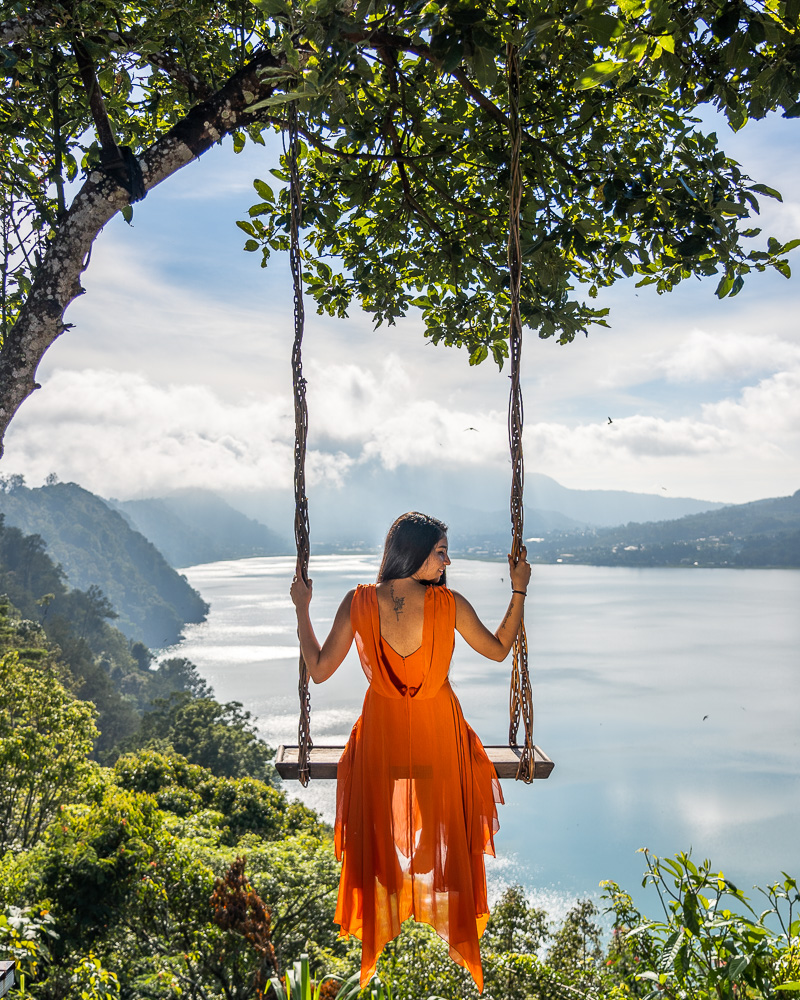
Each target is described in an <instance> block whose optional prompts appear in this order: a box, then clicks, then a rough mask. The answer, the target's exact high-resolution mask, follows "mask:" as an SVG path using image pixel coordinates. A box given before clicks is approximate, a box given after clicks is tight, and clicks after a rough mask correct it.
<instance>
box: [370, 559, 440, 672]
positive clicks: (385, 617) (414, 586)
mask: <svg viewBox="0 0 800 1000" xmlns="http://www.w3.org/2000/svg"><path fill="white" fill-rule="evenodd" d="M426 590H427V587H426V586H425V584H422V583H419V582H418V581H417V580H414V579H413V578H411V577H408V578H406V579H405V580H388V581H387V582H386V583H379V584H378V586H377V587H376V593H377V595H378V612H379V615H380V623H381V635H382V636H383V638H384V640H385V641H386V642H388V643H389V645H390V646H391V647H392V649H393V650H394V651H395V652H396V653H397V654H398V656H411V654H412V653H416V651H417V650H418V649H419V647H420V646H421V645H422V626H423V622H424V618H425V591H426Z"/></svg>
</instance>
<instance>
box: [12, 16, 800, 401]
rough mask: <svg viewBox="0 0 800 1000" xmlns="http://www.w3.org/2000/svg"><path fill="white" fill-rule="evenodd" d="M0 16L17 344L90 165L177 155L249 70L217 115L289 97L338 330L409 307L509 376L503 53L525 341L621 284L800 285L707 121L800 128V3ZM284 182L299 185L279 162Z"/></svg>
mask: <svg viewBox="0 0 800 1000" xmlns="http://www.w3.org/2000/svg"><path fill="white" fill-rule="evenodd" d="M0 6H1V8H2V22H1V23H0V47H2V52H0V55H1V56H2V60H3V65H4V73H5V76H6V81H7V84H8V89H7V96H6V97H5V98H4V99H3V101H2V102H1V103H0V186H1V187H2V197H3V253H4V262H3V263H4V267H3V269H2V275H3V279H2V289H0V291H1V292H2V317H1V319H2V334H3V336H4V337H8V335H9V333H10V331H11V330H12V329H13V327H14V324H15V322H16V321H17V319H18V317H19V316H20V315H21V313H20V310H21V309H22V307H23V305H24V304H25V303H26V301H27V300H28V298H29V297H33V298H37V297H38V298H37V302H38V304H39V307H40V312H41V310H44V306H45V305H46V303H45V302H44V299H46V298H47V294H48V289H47V288H45V287H41V288H39V287H37V286H35V284H33V282H34V280H35V277H36V274H37V272H38V271H39V270H40V268H41V267H42V262H43V261H45V260H46V258H47V255H48V253H49V248H50V247H51V246H55V245H56V244H57V242H58V240H57V237H58V236H59V234H60V233H61V232H62V230H63V228H64V226H65V225H66V224H67V222H68V221H69V220H70V213H71V211H72V209H71V208H70V206H69V205H68V196H69V194H70V192H71V188H70V184H71V183H73V182H74V183H77V182H78V181H79V177H80V174H81V171H84V172H89V173H91V172H94V175H97V171H98V169H99V168H100V167H103V168H104V169H109V170H110V169H111V168H110V167H109V164H110V163H112V162H115V161H114V157H116V156H118V155H119V154H118V151H116V146H117V145H118V146H119V147H123V146H128V147H130V148H131V149H132V150H133V152H134V153H135V154H144V153H146V151H147V150H148V149H149V148H150V147H152V145H153V144H154V143H156V142H158V141H159V140H162V139H163V138H164V137H165V136H166V135H168V134H170V135H174V136H175V139H176V141H177V140H179V139H180V138H181V135H182V133H181V127H182V123H184V122H185V121H186V120H187V115H188V114H189V112H190V110H191V109H192V108H193V107H198V106H199V107H205V106H206V104H205V103H201V102H208V107H209V109H211V103H210V102H211V101H212V99H213V97H214V95H215V94H218V93H220V92H221V89H222V88H223V87H224V85H225V84H226V82H227V81H229V80H231V79H232V78H234V77H235V76H236V74H237V73H243V72H245V71H246V70H247V68H248V67H251V68H252V67H253V66H255V67H257V68H258V69H259V70H260V72H261V76H260V80H261V84H260V85H259V87H258V88H256V89H257V90H258V91H259V92H258V93H248V94H246V95H245V99H246V100H250V101H251V103H250V105H249V107H248V109H247V113H246V114H243V115H241V116H240V117H238V118H237V119H236V123H235V124H234V125H231V124H230V122H231V121H232V120H233V116H232V113H231V112H230V111H229V110H226V108H225V107H223V108H222V110H221V111H217V110H215V111H214V112H213V114H212V111H211V110H209V118H210V119H211V118H213V126H214V128H215V129H216V134H218V135H219V136H220V137H222V136H224V135H225V134H226V133H228V132H231V133H232V134H233V137H234V148H236V149H241V148H242V147H243V145H244V142H245V141H246V138H247V137H248V136H249V137H250V139H251V140H253V141H256V142H263V136H262V133H263V130H264V129H265V128H269V127H272V128H276V129H283V128H285V126H286V120H287V109H288V107H289V105H290V104H291V103H294V104H296V106H297V109H298V113H299V116H300V127H301V131H302V135H303V145H302V148H301V153H300V169H301V173H302V184H303V197H304V202H305V216H304V225H305V245H304V253H305V257H306V270H307V288H308V291H309V292H310V293H311V294H312V295H313V297H314V299H315V300H316V303H317V306H318V308H319V309H321V310H323V311H327V312H329V313H331V314H334V315H343V314H344V313H345V312H346V310H347V309H348V308H349V307H350V306H351V304H352V303H353V302H354V301H355V302H358V303H359V304H360V305H361V306H363V308H365V309H366V310H367V311H368V312H369V313H371V314H372V316H373V317H374V319H375V321H376V323H378V324H380V323H383V322H388V323H391V322H393V321H394V320H396V318H397V317H399V316H401V315H403V314H405V313H406V312H407V311H408V310H409V309H410V308H411V306H414V307H417V308H419V309H420V310H421V311H422V316H423V319H424V322H425V332H426V335H427V336H429V337H430V338H432V340H433V341H434V342H437V343H438V342H444V343H447V344H454V345H459V346H464V347H466V348H467V349H468V351H469V355H470V360H471V361H472V362H473V363H477V362H480V361H482V360H483V359H484V358H486V357H487V356H489V355H490V354H491V355H492V356H493V357H494V358H495V360H496V361H497V362H498V363H502V360H503V357H504V356H505V353H506V347H505V330H506V322H507V315H508V289H507V278H506V275H505V267H504V261H505V256H506V230H507V186H508V175H509V170H508V167H509V162H508V161H509V137H508V117H509V101H508V92H507V85H506V80H505V77H504V72H505V70H504V67H505V52H506V46H507V45H515V46H517V47H518V49H519V51H520V54H521V65H522V71H521V73H522V75H521V94H520V121H521V127H522V158H523V165H522V166H523V175H524V201H523V206H522V212H521V218H520V224H521V229H522V249H523V254H524V273H523V283H522V299H523V301H522V311H523V321H524V322H525V323H526V324H527V325H528V326H529V327H530V328H532V329H534V330H536V331H537V332H538V334H539V335H540V336H542V337H549V336H555V337H557V338H558V339H559V340H560V341H561V342H567V341H570V340H571V339H573V338H574V337H575V336H576V335H577V334H578V333H580V332H586V331H587V330H588V329H589V327H590V326H591V325H592V324H596V323H600V324H604V323H605V322H606V320H605V315H606V310H605V309H603V308H599V307H598V305H597V304H596V303H595V301H594V299H595V297H596V295H597V293H598V290H599V289H600V288H601V287H603V286H605V285H609V284H611V283H612V282H613V281H615V280H617V279H618V278H620V277H622V276H628V277H630V276H633V275H636V276H638V281H639V283H640V284H655V285H656V287H657V289H658V290H659V291H666V290H669V289H671V288H672V287H674V286H675V285H676V284H677V283H679V282H680V281H682V280H684V279H685V278H687V277H689V276H691V275H693V274H697V275H700V276H712V275H713V276H715V281H716V287H717V294H718V295H720V296H721V297H723V296H725V295H733V294H736V293H737V292H738V291H739V290H740V289H741V287H742V283H743V280H744V278H745V277H746V275H747V274H749V273H750V272H751V271H753V270H764V269H765V268H767V267H776V268H778V269H779V270H780V271H781V272H782V273H784V274H786V275H787V276H788V275H789V265H788V263H787V261H786V252H787V251H788V250H790V249H791V248H792V247H793V246H794V245H796V241H792V242H791V243H788V244H786V245H785V246H782V245H781V244H780V243H779V242H778V241H777V240H769V241H768V242H767V243H766V245H764V244H761V243H755V244H751V243H750V242H749V241H750V240H751V239H756V238H757V237H758V235H759V232H760V230H759V229H758V228H757V227H756V226H753V224H752V222H751V221H750V220H751V217H752V216H753V215H754V214H756V213H757V212H758V198H759V196H767V197H779V195H778V194H777V192H775V191H773V190H771V189H770V188H768V187H766V186H765V185H761V184H755V183H752V182H751V181H750V180H749V179H748V178H747V177H746V176H745V175H744V174H743V173H742V172H741V170H740V168H739V166H738V165H737V164H736V163H735V162H733V161H732V160H731V159H730V158H728V157H726V156H725V155H724V153H723V152H721V151H720V149H719V147H718V143H717V139H716V136H715V135H713V134H706V132H705V131H704V130H703V129H702V128H701V127H699V121H698V120H697V119H696V118H695V116H694V112H695V111H696V109H697V108H698V107H699V106H700V105H701V104H703V103H704V102H712V103H714V104H716V105H717V106H718V107H720V108H721V109H723V110H724V112H725V114H726V115H727V118H728V121H729V122H730V124H731V126H732V127H734V128H740V127H741V126H742V125H743V124H744V123H745V122H746V121H747V119H748V116H752V117H761V116H763V115H764V114H766V113H767V112H768V111H770V110H774V109H775V108H782V109H784V114H785V115H786V116H787V117H796V116H797V115H798V114H800V103H798V100H797V98H798V90H800V87H799V86H798V83H799V82H800V70H799V69H798V65H799V64H800V60H798V43H797V17H798V3H797V0H765V2H763V3H761V4H759V5H749V4H746V3H744V2H743V0H695V2H693V3H684V2H677V0H621V2H618V3H611V2H608V0H552V2H551V0H548V2H544V0H442V2H438V0H409V2H407V3H405V4H398V3H391V4H390V3H386V2H385V0H359V2H357V0H296V2H295V3H293V4H291V5H290V4H289V3H288V2H287V0H253V2H251V3H240V2H239V0H236V2H234V0H230V2H224V0H217V2H214V0H200V2H197V3H192V4H190V5H185V4H178V3H176V2H173V0H166V2H164V3H159V4H155V5H154V4H143V3H140V2H130V0H100V2H96V0H91V2H89V0H84V2H77V3H74V4H69V5H66V4H65V5H63V6H61V5H59V4H57V3H56V4H47V5H45V4H39V3H33V4H31V5H23V4H22V3H18V2H5V3H2V5H0ZM99 97H101V98H102V100H101V101H98V98H99ZM226 115H227V117H226ZM170 129H172V130H173V132H171V133H170V132H169V130H170ZM201 151H202V150H201ZM273 173H276V174H277V178H278V180H279V181H280V182H282V183H285V181H286V173H285V164H284V165H283V166H282V167H281V168H280V169H276V170H275V171H273ZM256 190H257V193H258V197H259V201H258V203H257V204H255V205H254V206H253V207H252V208H251V210H250V218H249V219H248V220H246V221H243V222H241V223H240V225H241V226H242V228H243V229H245V230H246V232H247V236H248V239H247V243H246V244H245V247H246V249H248V250H250V251H253V252H260V253H261V254H262V260H263V262H264V263H266V260H267V259H268V257H269V255H270V253H271V252H273V251H274V250H276V249H281V248H284V247H285V246H286V244H287V227H288V212H287V200H286V193H285V188H282V189H281V190H280V192H279V193H278V195H277V197H276V195H275V194H274V193H273V191H272V190H271V188H270V187H269V186H268V185H267V184H266V183H265V182H264V181H259V182H258V183H257V184H256ZM87 197H88V196H87ZM73 207H74V206H73ZM124 212H125V214H126V217H128V218H130V215H131V209H130V206H127V207H126V208H125V209H124ZM75 252H77V251H75ZM80 252H81V255H83V253H84V251H83V250H81V251H80ZM81 259H82V260H83V256H82V257H81ZM81 266H83V265H82V263H81ZM70 294H71V295H74V294H77V291H75V290H73V292H71V293H70ZM62 298H63V296H62ZM39 299H41V302H39ZM67 304H68V297H67V299H66V300H65V301H62V300H61V299H59V302H58V305H59V308H60V309H61V310H63V309H64V308H66V305H67ZM45 311H46V310H45ZM31 322H33V321H32V320H31ZM59 332H60V331H59ZM55 335H57V333H54V334H48V337H52V336H55ZM37 349H38V348H37ZM41 349H42V350H43V349H44V348H41ZM14 391H15V392H18V391H21V390H16V389H15V390H14ZM26 391H30V390H29V389H27V390H26ZM15 398H16V397H15ZM14 405H18V402H15V404H14Z"/></svg>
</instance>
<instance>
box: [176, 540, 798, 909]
mask: <svg viewBox="0 0 800 1000" xmlns="http://www.w3.org/2000/svg"><path fill="white" fill-rule="evenodd" d="M377 565H378V561H377V557H372V556H364V557H361V556H322V557H319V558H316V559H313V560H312V564H311V575H312V577H313V579H314V601H313V604H312V613H313V621H314V623H315V626H316V627H317V632H318V635H319V636H320V637H324V635H325V634H327V629H328V627H329V626H330V623H331V621H332V619H333V615H334V613H335V611H336V608H337V606H338V604H339V601H340V600H341V598H342V596H343V595H344V593H345V592H346V591H347V590H348V589H350V588H351V587H353V586H355V584H356V583H361V582H370V581H372V580H374V579H375V573H376V570H377ZM293 571H294V560H293V559H290V558H284V557H281V558H262V559H242V560H235V561H230V562H218V563H210V564H207V565H203V566H193V567H190V568H189V569H186V570H184V571H183V572H184V573H185V574H186V576H187V578H188V580H189V582H190V583H191V584H192V586H194V587H196V588H197V589H198V590H199V591H200V593H201V594H202V595H203V597H204V598H205V599H206V600H207V601H209V602H210V604H211V612H210V614H209V617H208V620H207V621H206V622H204V623H202V624H200V625H191V626H188V627H187V629H186V633H185V639H184V641H183V642H182V643H180V644H179V645H178V646H175V647H172V649H170V650H168V651H167V653H166V654H165V655H181V656H186V657H188V658H189V659H191V660H192V661H193V662H194V663H196V664H197V666H198V668H199V671H200V673H201V675H202V676H203V677H204V678H206V679H207V680H208V681H209V682H210V683H211V684H212V685H213V687H214V690H215V693H216V697H217V698H218V699H219V700H220V701H233V700H236V701H240V702H242V703H243V704H244V706H245V707H246V708H247V709H249V710H250V711H251V712H253V713H254V714H255V715H256V716H257V717H258V723H259V729H260V732H261V734H262V735H263V736H264V738H265V739H266V740H267V741H268V742H269V743H271V744H273V745H277V744H278V743H282V742H286V743H296V742H297V735H296V734H297V644H296V637H295V619H294V609H293V607H292V604H291V602H290V600H289V598H288V587H289V581H290V579H291V576H292V573H293ZM507 577H508V573H507V569H506V568H505V567H504V565H503V564H501V563H494V562H479V561H471V560H456V561H455V562H454V564H453V566H452V567H450V568H449V569H448V583H449V585H450V586H452V587H453V588H454V589H456V590H458V591H460V592H461V593H463V594H464V595H465V596H466V597H467V598H468V599H469V600H470V601H471V602H472V603H473V604H474V606H475V607H476V609H477V610H478V612H479V614H480V615H481V617H482V618H483V619H484V621H486V623H487V624H489V625H490V627H492V628H495V627H496V626H497V624H498V623H499V621H500V620H501V618H502V616H503V613H504V611H505V609H506V607H507V600H508V590H509V583H508V578H507ZM529 593H530V597H529V599H528V602H527V605H528V607H527V619H526V621H527V628H528V638H529V643H530V649H531V657H530V661H531V669H532V677H533V691H534V708H535V713H536V730H535V741H536V742H537V743H538V744H539V745H540V746H541V747H542V748H543V749H544V751H545V752H546V753H547V754H548V755H549V756H550V757H551V758H552V759H553V760H554V761H555V763H556V767H555V770H554V771H553V773H552V775H551V777H550V778H549V779H548V780H546V781H536V782H534V783H533V785H530V786H526V785H524V784H521V783H517V782H513V781H504V782H503V791H504V795H505V798H506V805H505V806H504V807H501V808H500V833H499V835H498V837H497V840H496V843H497V847H498V858H497V860H496V861H494V862H490V863H489V865H488V866H487V873H488V878H489V883H490V888H491V890H492V892H493V893H495V894H496V893H497V891H498V890H499V889H500V888H501V887H502V886H503V885H504V884H507V883H510V882H519V883H521V884H522V885H524V886H525V888H526V889H527V891H528V893H529V895H530V896H531V898H532V899H533V900H535V901H536V902H537V903H538V904H539V905H542V906H544V907H545V908H546V909H548V910H549V911H550V912H551V914H552V915H553V916H554V917H555V916H558V915H560V914H561V913H563V911H564V909H565V907H567V906H568V905H569V903H570V902H571V901H572V900H574V899H575V898H577V897H581V896H592V897H595V898H596V897H597V896H598V895H599V890H598V884H599V882H600V881H601V880H603V879H609V878H610V879H614V880H616V881H618V882H620V883H621V884H622V885H623V886H624V887H625V888H627V889H628V891H629V892H631V893H632V894H633V895H634V898H635V899H636V900H637V901H638V902H639V903H640V904H643V905H644V906H645V909H647V910H648V911H650V912H652V914H653V915H655V910H656V907H655V905H654V904H655V902H656V901H655V897H654V895H653V894H652V890H648V891H646V892H644V894H643V890H642V889H641V885H640V883H641V874H642V872H643V870H644V863H643V858H642V856H641V855H639V854H637V853H636V849H637V848H639V847H649V848H650V850H651V851H653V852H654V853H656V854H663V855H670V854H674V853H676V852H678V851H681V850H688V849H689V848H691V849H692V851H693V854H694V857H695V858H696V859H702V858H705V857H708V858H710V859H711V860H712V862H713V864H714V866H715V867H716V868H718V869H721V870H724V872H725V874H726V875H727V876H728V877H729V878H731V879H733V881H735V882H737V884H740V885H741V886H742V887H744V886H750V885H753V884H756V883H758V884H765V883H766V882H768V881H772V880H776V879H777V878H779V877H780V873H781V871H786V872H788V873H789V874H793V875H800V711H799V709H800V571H797V570H727V569H713V570H704V569H621V568H602V567H589V566H534V568H533V578H532V581H531V587H530V591H529ZM509 673H510V658H509V660H506V661H505V662H504V663H499V664H498V663H493V662H491V661H489V660H485V659H483V658H482V657H480V656H478V655H477V654H476V653H474V652H473V651H472V650H471V649H470V648H469V647H468V646H466V645H465V644H464V643H463V641H462V640H461V639H460V637H458V636H457V642H456V652H455V656H454V659H453V665H452V668H451V679H452V683H453V687H454V689H455V691H456V693H457V694H458V697H459V699H460V700H461V704H462V706H463V709H464V714H465V716H466V718H467V719H468V721H469V722H470V723H471V724H472V726H473V728H475V730H476V731H477V732H478V734H479V736H480V737H481V739H482V740H483V741H484V742H485V743H503V742H505V741H506V740H507V734H508V684H509ZM365 689H366V681H365V678H364V676H363V673H362V671H361V668H360V665H359V663H358V659H357V656H356V654H355V649H354V648H353V649H351V652H350V654H349V655H348V658H347V660H346V661H345V662H344V663H343V664H342V666H341V667H340V668H339V671H338V672H337V674H335V675H334V677H333V678H331V680H329V681H328V682H326V683H325V684H324V685H321V686H319V687H317V686H312V692H311V696H312V734H313V737H314V738H315V739H316V741H317V742H319V743H336V742H340V741H341V742H343V741H344V740H345V739H346V737H347V735H348V733H349V731H350V728H351V726H352V724H353V722H354V721H355V719H356V717H357V715H358V713H359V711H360V707H361V702H362V700H363V697H364V691H365ZM289 790H290V791H291V792H292V793H293V794H296V795H297V796H298V797H299V798H301V799H302V800H303V801H305V802H306V803H307V804H308V805H310V806H312V807H314V808H315V809H318V810H319V811H320V812H321V813H322V815H323V816H324V817H325V818H326V819H328V820H329V821H331V820H332V818H333V812H334V808H335V806H334V790H335V789H334V783H331V782H317V783H312V785H311V786H310V787H309V788H308V789H305V790H304V789H302V788H301V787H300V786H299V785H293V786H291V788H290V789H289Z"/></svg>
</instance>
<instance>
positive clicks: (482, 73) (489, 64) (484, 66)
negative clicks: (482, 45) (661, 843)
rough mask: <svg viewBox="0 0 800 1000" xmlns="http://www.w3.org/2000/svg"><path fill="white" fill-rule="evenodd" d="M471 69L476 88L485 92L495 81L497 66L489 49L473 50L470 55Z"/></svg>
mask: <svg viewBox="0 0 800 1000" xmlns="http://www.w3.org/2000/svg"><path fill="white" fill-rule="evenodd" d="M472 68H473V70H474V71H475V78H476V79H477V81H478V86H479V87H480V88H481V89H482V90H485V89H486V88H488V87H491V85H492V84H493V83H494V82H495V80H496V79H497V66H496V65H495V61H494V53H492V52H490V51H489V49H475V51H474V53H473V55H472Z"/></svg>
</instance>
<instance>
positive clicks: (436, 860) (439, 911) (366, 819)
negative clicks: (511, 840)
mask: <svg viewBox="0 0 800 1000" xmlns="http://www.w3.org/2000/svg"><path fill="white" fill-rule="evenodd" d="M424 608H425V610H424V624H423V630H422V645H421V646H420V647H419V649H417V650H416V651H415V652H414V653H411V654H410V655H408V656H405V657H403V656H400V654H399V653H396V652H395V651H394V649H392V647H391V646H390V645H389V644H388V643H387V642H386V640H385V639H383V638H382V636H381V626H380V616H379V613H378V598H377V594H376V591H375V586H374V585H371V586H360V587H358V588H357V590H356V592H355V594H354V596H353V602H352V606H351V611H350V618H351V622H352V625H353V632H354V633H355V639H356V646H357V648H358V655H359V657H360V659H361V666H362V667H363V669H364V673H365V674H366V675H367V680H368V681H369V688H368V690H367V694H366V697H365V698H364V707H363V711H362V713H361V717H360V718H359V720H358V721H357V722H356V724H355V726H354V727H353V731H352V733H351V735H350V739H349V740H348V743H347V746H346V747H345V751H344V755H343V756H342V759H341V762H340V764H339V779H338V785H337V802H336V829H335V844H336V856H337V858H338V859H339V860H340V861H342V874H341V880H340V882H339V898H338V901H337V905H336V917H335V920H336V923H338V924H339V925H340V926H341V930H342V934H354V935H355V936H356V937H358V938H360V939H361V942H362V951H361V985H362V986H364V985H366V983H367V982H368V981H369V979H370V977H371V976H372V974H373V973H374V971H375V966H376V963H377V960H378V956H379V955H380V953H381V951H382V950H383V947H384V945H386V944H387V943H388V942H389V941H391V940H392V939H393V938H394V937H396V936H397V935H398V934H399V933H400V925H401V924H402V922H403V921H404V920H405V919H406V918H408V917H411V916H413V917H414V918H415V919H416V920H418V921H421V922H424V923H428V924H430V925H431V926H432V927H433V928H434V929H435V930H436V931H437V932H438V934H440V935H441V937H442V938H444V940H445V941H446V942H447V943H448V945H449V946H450V955H451V957H452V958H453V959H454V961H456V962H457V963H458V964H459V965H463V966H465V967H466V968H467V969H469V971H470V973H471V974H472V977H473V979H474V980H475V983H476V985H477V987H478V989H479V990H480V989H482V988H483V970H482V968H481V955H480V948H479V945H478V938H479V937H480V935H481V934H482V933H483V930H484V928H485V926H486V921H487V919H488V916H489V908H488V905H487V901H486V873H485V869H484V862H483V855H484V854H490V855H492V856H494V834H495V833H496V832H497V829H498V827H499V824H498V822H497V808H496V804H497V803H501V802H502V801H503V796H502V792H501V791H500V782H499V781H498V779H497V776H496V774H495V770H494V767H493V766H492V764H491V762H490V761H489V759H488V757H487V756H486V751H485V750H484V749H483V746H482V745H481V742H480V740H479V739H478V737H477V736H476V735H475V733H474V732H473V731H472V729H471V728H470V727H469V726H468V725H467V723H466V721H465V720H464V716H463V715H462V713H461V706H460V705H459V703H458V699H457V698H456V696H455V694H454V693H453V690H452V688H451V687H450V682H449V680H448V672H449V670H450V660H451V658H452V655H453V648H454V643H455V617H456V608H455V598H454V597H453V594H452V592H451V591H449V590H447V589H446V588H445V587H436V586H429V587H428V588H427V591H426V593H425V604H424Z"/></svg>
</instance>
